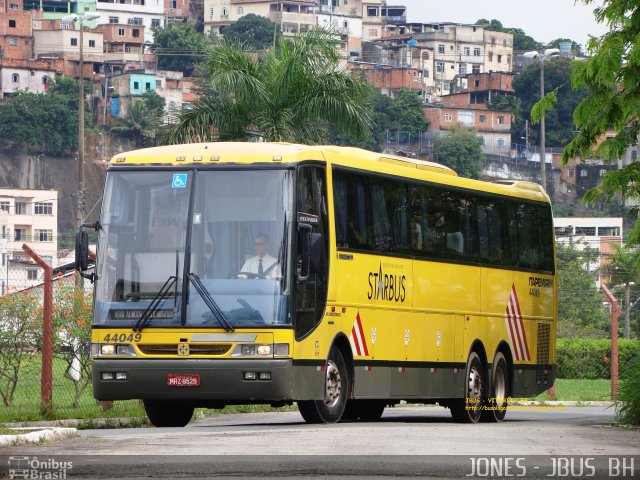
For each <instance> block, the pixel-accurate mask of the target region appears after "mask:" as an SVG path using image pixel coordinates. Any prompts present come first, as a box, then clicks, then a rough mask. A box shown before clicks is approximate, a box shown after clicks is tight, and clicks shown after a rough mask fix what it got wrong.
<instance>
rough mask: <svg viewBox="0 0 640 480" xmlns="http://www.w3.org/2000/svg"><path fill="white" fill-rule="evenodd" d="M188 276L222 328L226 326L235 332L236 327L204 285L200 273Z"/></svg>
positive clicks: (226, 328) (227, 329) (228, 329)
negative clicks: (228, 319) (231, 323)
mask: <svg viewBox="0 0 640 480" xmlns="http://www.w3.org/2000/svg"><path fill="white" fill-rule="evenodd" d="M187 278H188V279H189V281H190V282H191V283H192V284H193V286H194V288H195V289H196V291H197V292H198V293H199V294H200V296H201V297H202V300H203V301H204V303H205V304H206V305H207V307H209V310H211V313H212V314H213V316H214V317H215V319H216V320H217V321H218V323H219V324H220V325H222V328H224V329H225V330H226V331H227V332H233V330H234V328H233V327H232V326H231V325H230V324H229V322H228V321H227V318H226V317H225V315H224V313H222V310H220V307H218V305H217V304H216V302H215V300H214V299H213V297H212V296H211V294H210V293H209V292H208V291H207V289H206V288H205V287H204V285H203V284H202V280H200V277H198V275H196V274H195V273H190V274H188V275H187Z"/></svg>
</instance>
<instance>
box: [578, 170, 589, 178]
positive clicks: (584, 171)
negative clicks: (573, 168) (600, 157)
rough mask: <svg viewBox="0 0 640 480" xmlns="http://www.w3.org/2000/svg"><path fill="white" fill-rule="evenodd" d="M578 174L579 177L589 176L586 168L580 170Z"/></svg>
mask: <svg viewBox="0 0 640 480" xmlns="http://www.w3.org/2000/svg"><path fill="white" fill-rule="evenodd" d="M580 176H581V177H588V176H589V172H587V171H586V170H580Z"/></svg>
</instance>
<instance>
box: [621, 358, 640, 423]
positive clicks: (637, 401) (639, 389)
mask: <svg viewBox="0 0 640 480" xmlns="http://www.w3.org/2000/svg"><path fill="white" fill-rule="evenodd" d="M620 372H621V374H620V386H619V389H618V398H617V400H616V411H617V414H618V421H620V422H621V423H625V424H628V425H640V355H636V356H635V357H634V358H632V359H631V360H630V361H628V362H626V363H625V364H624V365H621V368H620Z"/></svg>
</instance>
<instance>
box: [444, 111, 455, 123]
mask: <svg viewBox="0 0 640 480" xmlns="http://www.w3.org/2000/svg"><path fill="white" fill-rule="evenodd" d="M444 121H445V122H452V121H453V115H451V114H450V113H445V114H444Z"/></svg>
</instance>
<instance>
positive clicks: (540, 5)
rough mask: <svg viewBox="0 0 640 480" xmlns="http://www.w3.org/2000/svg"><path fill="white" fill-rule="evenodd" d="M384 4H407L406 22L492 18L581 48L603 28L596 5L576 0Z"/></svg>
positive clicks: (422, 0) (450, 0)
mask: <svg viewBox="0 0 640 480" xmlns="http://www.w3.org/2000/svg"><path fill="white" fill-rule="evenodd" d="M596 3H598V4H599V3H600V2H596ZM387 5H390V6H391V5H403V6H405V7H407V21H409V22H416V23H431V22H456V23H475V22H476V20H478V19H480V18H486V19H488V20H491V19H494V18H495V19H496V20H499V21H500V22H502V25H504V26H505V27H514V28H521V29H523V30H524V32H525V33H526V34H527V35H529V36H531V37H533V38H534V39H535V40H537V41H538V42H543V43H544V42H549V41H551V40H554V39H556V38H570V39H572V40H574V41H576V42H578V43H580V44H581V45H582V46H583V47H584V46H585V44H586V42H587V40H588V38H589V35H595V36H599V35H602V34H603V33H604V32H605V31H606V27H605V26H604V25H602V24H598V23H597V22H596V20H595V17H594V16H593V9H594V8H595V6H596V5H594V4H591V5H589V6H585V5H584V4H583V3H582V2H581V1H580V0H578V2H577V3H574V0H535V1H531V0H445V1H442V0H398V1H396V0H393V1H389V0H387Z"/></svg>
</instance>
